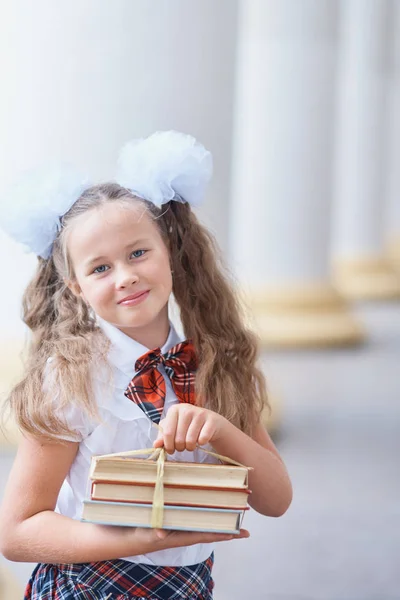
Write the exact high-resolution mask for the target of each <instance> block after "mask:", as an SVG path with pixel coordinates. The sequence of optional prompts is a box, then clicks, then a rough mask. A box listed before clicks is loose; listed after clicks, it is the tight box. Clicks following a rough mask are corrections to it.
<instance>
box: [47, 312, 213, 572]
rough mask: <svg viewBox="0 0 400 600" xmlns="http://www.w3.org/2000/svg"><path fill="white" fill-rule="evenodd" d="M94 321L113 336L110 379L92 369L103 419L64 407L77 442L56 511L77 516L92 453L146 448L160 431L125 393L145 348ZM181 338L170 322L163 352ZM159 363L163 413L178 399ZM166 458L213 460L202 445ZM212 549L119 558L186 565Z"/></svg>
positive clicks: (85, 495)
mask: <svg viewBox="0 0 400 600" xmlns="http://www.w3.org/2000/svg"><path fill="white" fill-rule="evenodd" d="M98 324H99V326H100V327H101V329H102V330H103V332H104V333H105V335H106V336H107V337H108V338H109V339H110V341H111V347H110V350H109V354H108V360H109V363H110V365H111V369H112V375H113V385H112V386H111V385H110V384H108V385H107V379H106V377H105V375H104V374H102V373H101V372H96V371H95V372H94V373H93V381H94V392H95V397H96V400H97V404H98V407H99V414H100V417H101V422H100V423H99V422H98V421H94V420H91V419H90V417H87V416H86V415H85V413H84V412H83V411H81V410H79V409H78V408H76V407H71V408H69V409H68V410H67V411H64V412H63V417H64V418H65V421H66V423H67V424H68V426H69V427H70V428H71V429H72V430H75V431H76V432H77V435H78V436H79V440H80V444H79V449H78V452H77V455H76V457H75V460H74V462H73V463H72V466H71V469H70V471H69V473H68V475H67V477H66V479H65V481H64V483H63V485H62V487H61V490H60V493H59V496H58V500H57V506H56V511H57V512H59V513H61V514H63V515H66V516H68V517H71V518H73V519H80V518H81V516H82V508H83V504H82V503H83V500H84V499H87V498H89V495H90V484H89V481H88V474H89V467H90V462H91V457H92V456H93V455H100V454H111V453H113V452H124V451H126V450H136V449H140V448H150V447H151V446H152V445H153V442H154V441H155V439H156V438H157V434H158V431H157V429H156V428H155V427H154V426H153V425H152V422H151V421H150V419H149V418H148V417H147V416H146V415H145V413H144V412H143V411H142V409H141V408H140V407H139V406H138V405H137V404H135V403H134V402H132V401H131V400H129V399H128V398H127V397H126V396H125V395H124V392H125V390H126V388H127V386H128V384H129V382H130V381H131V379H132V378H133V376H134V375H135V363H136V360H137V359H138V358H139V357H140V356H142V355H143V354H145V353H146V352H148V348H146V347H145V346H142V345H141V344H139V343H138V342H135V341H134V340H132V339H131V338H130V337H128V336H127V335H125V334H124V333H122V331H120V330H119V329H117V328H116V327H114V326H113V325H111V324H110V323H107V322H105V321H103V320H102V319H98ZM181 341H183V338H180V337H179V336H178V334H177V332H176V330H175V329H174V327H173V325H172V324H170V332H169V336H168V339H167V341H166V343H165V344H164V346H163V347H162V348H161V351H162V352H163V353H165V352H167V350H169V349H170V348H172V347H173V346H174V345H175V344H177V343H179V342H181ZM158 369H159V371H160V373H162V375H163V376H164V379H165V383H166V399H165V406H164V413H163V416H164V414H165V413H166V411H168V408H169V407H170V406H172V405H173V404H176V403H177V402H178V399H177V398H176V396H175V394H174V392H173V389H172V386H171V382H170V380H169V378H168V376H167V375H166V373H165V371H164V368H163V366H162V365H159V366H158ZM162 418H163V417H162ZM66 439H67V438H66ZM169 458H170V459H171V460H179V461H188V462H216V461H215V459H214V458H213V457H212V456H210V455H208V454H206V453H205V452H202V451H201V450H195V451H194V452H188V451H186V450H185V451H184V452H176V453H175V454H174V455H172V456H171V457H169ZM212 550H213V545H212V544H196V545H194V546H187V547H181V548H171V549H169V550H160V551H158V552H151V553H149V554H142V555H138V556H130V557H123V558H125V560H129V561H131V562H137V563H146V564H154V565H164V566H171V567H172V566H184V565H194V564H197V563H199V562H202V561H203V560H206V559H207V558H208V557H209V556H210V554H211V552H212Z"/></svg>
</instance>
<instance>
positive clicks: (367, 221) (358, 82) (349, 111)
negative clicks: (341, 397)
mask: <svg viewBox="0 0 400 600" xmlns="http://www.w3.org/2000/svg"><path fill="white" fill-rule="evenodd" d="M341 11H342V12H341V23H340V25H341V28H340V40H341V43H340V47H339V78H338V84H339V85H338V112H337V116H338V123H337V144H336V180H335V218H334V229H333V257H334V277H335V283H336V284H337V286H338V289H339V290H340V291H341V293H343V294H344V295H345V296H347V297H348V298H355V299H363V298H371V299H374V298H390V297H393V296H394V297H396V296H400V279H399V278H398V277H396V274H395V272H394V270H393V269H392V268H391V267H390V264H389V262H388V261H387V260H386V258H385V257H384V255H383V244H384V239H383V235H384V229H383V215H384V193H385V186H384V164H385V110H386V89H387V67H388V64H387V58H388V57H387V50H388V44H387V38H388V24H389V11H388V2H387V0H344V1H342V3H341Z"/></svg>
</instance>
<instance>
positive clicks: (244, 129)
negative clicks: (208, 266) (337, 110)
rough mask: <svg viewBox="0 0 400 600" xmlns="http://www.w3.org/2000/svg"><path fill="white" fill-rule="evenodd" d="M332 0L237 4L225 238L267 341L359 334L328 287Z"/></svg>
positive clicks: (319, 340)
mask: <svg viewBox="0 0 400 600" xmlns="http://www.w3.org/2000/svg"><path fill="white" fill-rule="evenodd" d="M336 4H337V3H336V2H334V1H332V0H302V2H292V1H291V0H243V2H242V3H241V14H240V21H239V23H240V39H239V51H238V80H237V98H236V113H235V119H236V120H235V138H234V159H233V186H232V190H233V219H232V238H231V245H232V254H233V261H234V265H235V267H236V270H237V272H238V275H239V279H240V281H241V283H242V285H243V286H244V287H245V288H246V289H247V291H248V293H249V297H250V301H251V303H252V305H253V307H254V308H255V310H256V313H257V326H258V327H259V329H260V334H261V336H262V339H263V340H264V342H265V343H266V344H277V345H282V346H285V345H299V346H301V345H314V344H317V345H319V344H338V343H339V344H340V343H344V342H353V341H356V340H359V339H360V335H361V332H360V329H359V327H358V326H357V324H356V323H355V322H354V321H353V319H352V317H351V316H350V315H349V314H348V312H347V310H346V309H345V307H344V305H343V303H342V301H341V299H340V298H339V297H338V296H337V295H336V294H335V292H334V291H333V289H332V288H331V287H330V286H329V230H330V211H331V184H332V180H331V162H332V151H333V114H334V103H333V99H334V89H335V52H336V12H337V6H336Z"/></svg>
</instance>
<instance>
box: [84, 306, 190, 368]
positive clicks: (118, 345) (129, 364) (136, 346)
mask: <svg viewBox="0 0 400 600" xmlns="http://www.w3.org/2000/svg"><path fill="white" fill-rule="evenodd" d="M96 321H97V324H98V326H99V327H100V329H101V330H102V331H103V333H104V334H105V335H106V336H107V338H108V339H109V340H110V342H111V347H110V350H109V352H108V360H109V362H110V364H111V365H112V366H114V367H116V368H117V369H119V370H120V371H122V372H123V373H124V374H125V375H127V376H130V377H132V376H133V374H134V373H135V364H136V361H137V359H138V358H140V357H141V356H143V354H146V353H147V352H148V351H149V348H146V346H143V344H140V343H139V342H137V341H136V340H133V339H132V338H130V337H129V336H128V335H126V334H125V333H123V332H122V331H121V330H120V329H118V327H115V325H112V324H111V323H108V322H107V321H104V319H101V318H100V317H99V316H97V317H96ZM169 326H170V328H169V334H168V338H167V340H166V342H165V344H164V345H163V346H162V347H161V352H162V353H163V354H165V352H167V351H168V350H170V348H172V347H173V346H175V345H176V344H178V343H179V342H182V341H183V340H184V338H181V337H180V336H179V335H178V333H177V332H176V329H175V327H174V326H173V324H172V322H171V321H169Z"/></svg>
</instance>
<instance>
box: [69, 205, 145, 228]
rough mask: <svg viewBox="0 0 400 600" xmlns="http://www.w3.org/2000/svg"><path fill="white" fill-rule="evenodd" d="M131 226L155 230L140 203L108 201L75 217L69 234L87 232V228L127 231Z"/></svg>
mask: <svg viewBox="0 0 400 600" xmlns="http://www.w3.org/2000/svg"><path fill="white" fill-rule="evenodd" d="M131 228H134V229H138V230H139V229H149V230H152V229H154V230H157V226H156V224H155V223H154V219H153V217H152V216H151V215H150V214H149V211H148V210H147V209H146V207H145V206H144V205H143V204H142V203H140V202H136V203H132V204H127V203H124V204H121V203H117V202H115V203H113V202H108V203H106V204H103V205H101V206H98V207H95V208H92V209H90V210H88V211H87V212H86V213H83V214H82V215H80V216H79V217H77V218H76V219H75V220H74V222H73V223H72V227H71V235H73V233H74V232H75V231H76V232H79V233H80V234H81V233H82V232H85V233H88V230H89V229H90V230H91V231H93V230H97V231H99V232H100V231H101V232H102V233H107V231H110V230H116V229H118V230H120V231H121V232H122V231H124V230H127V231H129V230H130V229H131Z"/></svg>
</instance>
